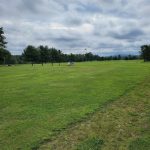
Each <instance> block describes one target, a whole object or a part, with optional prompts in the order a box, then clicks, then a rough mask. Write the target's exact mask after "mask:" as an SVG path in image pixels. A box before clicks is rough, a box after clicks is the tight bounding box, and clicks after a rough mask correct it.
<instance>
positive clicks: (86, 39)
mask: <svg viewBox="0 0 150 150" xmlns="http://www.w3.org/2000/svg"><path fill="white" fill-rule="evenodd" d="M149 8H150V1H149V0H138V1H137V0H93V1H91V0H82V1H81V0H76V1H75V0H55V1H50V0H36V1H31V0H22V1H20V0H13V1H12V0H7V1H6V0H1V2H0V10H1V13H0V20H1V21H0V26H3V27H4V30H5V33H6V37H7V41H8V49H9V50H10V51H11V52H12V53H13V54H21V53H22V51H23V49H24V48H25V46H27V45H28V44H33V45H35V46H38V45H40V44H45V45H48V46H50V47H52V46H53V47H56V48H59V49H62V50H63V51H64V52H67V53H69V52H70V53H74V52H75V53H80V52H83V49H85V48H87V49H88V51H92V52H93V53H97V54H107V55H109V54H110V55H111V54H118V53H120V54H125V53H127V54H128V53H133V54H135V53H138V51H139V47H140V45H142V44H148V43H149V42H150V27H149V24H150V20H149V19H148V17H149V14H150V9H149Z"/></svg>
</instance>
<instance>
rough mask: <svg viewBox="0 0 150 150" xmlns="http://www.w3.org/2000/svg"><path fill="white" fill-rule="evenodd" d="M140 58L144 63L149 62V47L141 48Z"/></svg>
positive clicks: (143, 46)
mask: <svg viewBox="0 0 150 150" xmlns="http://www.w3.org/2000/svg"><path fill="white" fill-rule="evenodd" d="M141 56H142V58H143V59H144V61H150V45H142V46H141Z"/></svg>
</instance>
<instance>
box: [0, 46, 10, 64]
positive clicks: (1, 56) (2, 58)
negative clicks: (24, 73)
mask: <svg viewBox="0 0 150 150" xmlns="http://www.w3.org/2000/svg"><path fill="white" fill-rule="evenodd" d="M10 59H11V53H10V52H9V51H7V50H5V49H3V48H0V64H4V65H5V64H9V63H10Z"/></svg>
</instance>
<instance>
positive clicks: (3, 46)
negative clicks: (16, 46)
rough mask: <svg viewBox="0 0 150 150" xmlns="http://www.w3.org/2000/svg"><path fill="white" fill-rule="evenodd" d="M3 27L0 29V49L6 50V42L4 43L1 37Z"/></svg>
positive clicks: (3, 38)
mask: <svg viewBox="0 0 150 150" xmlns="http://www.w3.org/2000/svg"><path fill="white" fill-rule="evenodd" d="M3 34H4V31H3V27H1V28H0V48H6V44H7V42H6V41H5V39H6V37H5V36H4V35H3Z"/></svg>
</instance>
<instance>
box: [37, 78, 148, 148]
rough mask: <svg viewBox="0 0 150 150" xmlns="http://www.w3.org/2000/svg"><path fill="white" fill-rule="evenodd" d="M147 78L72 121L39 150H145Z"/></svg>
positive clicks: (146, 143) (146, 137)
mask: <svg viewBox="0 0 150 150" xmlns="http://www.w3.org/2000/svg"><path fill="white" fill-rule="evenodd" d="M149 91H150V78H147V79H145V81H143V82H142V83H140V84H138V85H137V86H136V87H135V88H134V89H132V90H130V91H129V92H128V93H126V94H125V95H123V96H121V97H120V98H118V99H117V100H115V101H113V102H111V103H108V104H107V105H105V106H103V108H100V109H99V110H97V111H96V112H95V113H93V114H92V115H90V116H89V117H88V118H86V119H84V120H82V121H81V122H78V123H76V124H74V126H72V127H69V128H67V129H66V130H64V131H62V132H61V133H60V134H58V135H57V136H56V137H55V138H53V139H52V140H51V141H47V142H45V143H44V144H42V145H41V146H40V148H39V149H40V150H149V149H150V115H149V114H150V100H149V99H150V92H149Z"/></svg>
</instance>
